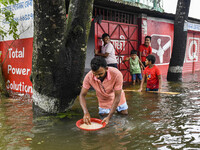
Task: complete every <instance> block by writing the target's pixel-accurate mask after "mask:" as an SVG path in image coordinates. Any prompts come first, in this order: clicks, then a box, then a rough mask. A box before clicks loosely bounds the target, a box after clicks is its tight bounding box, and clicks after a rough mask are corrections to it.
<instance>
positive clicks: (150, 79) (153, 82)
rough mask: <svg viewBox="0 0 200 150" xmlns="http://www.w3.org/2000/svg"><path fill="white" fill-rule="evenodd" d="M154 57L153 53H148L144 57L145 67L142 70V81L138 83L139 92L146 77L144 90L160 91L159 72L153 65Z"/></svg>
mask: <svg viewBox="0 0 200 150" xmlns="http://www.w3.org/2000/svg"><path fill="white" fill-rule="evenodd" d="M155 61H156V58H155V56H154V55H148V56H147V57H146V61H145V64H146V65H147V67H146V68H145V70H144V72H143V78H142V82H141V84H140V89H139V90H138V91H139V92H141V91H142V89H143V84H144V81H145V78H146V79H147V88H146V91H158V92H161V73H160V70H159V69H158V67H157V66H156V65H154V63H155Z"/></svg>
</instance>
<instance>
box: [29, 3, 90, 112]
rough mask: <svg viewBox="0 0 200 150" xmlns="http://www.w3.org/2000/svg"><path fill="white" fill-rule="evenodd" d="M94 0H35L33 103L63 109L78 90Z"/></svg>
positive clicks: (50, 109)
mask: <svg viewBox="0 0 200 150" xmlns="http://www.w3.org/2000/svg"><path fill="white" fill-rule="evenodd" d="M92 9H93V0H86V1H82V0H71V1H70V5H69V12H68V19H67V21H66V7H65V0H49V1H39V0H34V49H33V64H32V75H31V80H32V83H33V102H34V106H35V107H37V106H38V107H39V108H41V109H42V110H43V111H45V112H47V113H58V112H64V111H66V110H67V108H69V107H70V106H71V105H72V103H73V102H74V100H75V99H76V97H77V95H78V94H79V92H80V88H81V80H82V77H83V73H84V67H85V55H86V49H87V41H88V36H89V31H90V25H91V18H92Z"/></svg>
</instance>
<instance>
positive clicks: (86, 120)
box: [79, 87, 91, 124]
mask: <svg viewBox="0 0 200 150" xmlns="http://www.w3.org/2000/svg"><path fill="white" fill-rule="evenodd" d="M87 92H88V89H86V88H84V87H82V89H81V93H80V95H79V102H80V105H81V107H82V109H83V113H84V116H83V122H84V123H86V124H91V121H90V114H89V112H88V109H87V106H86V100H85V96H86V95H87Z"/></svg>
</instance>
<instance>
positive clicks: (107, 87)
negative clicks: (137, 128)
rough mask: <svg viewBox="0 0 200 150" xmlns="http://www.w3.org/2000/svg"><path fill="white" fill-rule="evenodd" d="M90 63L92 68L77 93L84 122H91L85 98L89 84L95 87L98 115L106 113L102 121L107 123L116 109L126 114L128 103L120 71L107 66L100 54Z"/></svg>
mask: <svg viewBox="0 0 200 150" xmlns="http://www.w3.org/2000/svg"><path fill="white" fill-rule="evenodd" d="M90 65H91V69H92V70H91V71H90V72H88V73H87V75H86V76H85V78H84V80H83V87H82V89H81V93H80V95H79V99H80V104H81V107H82V109H83V112H84V116H83V121H84V123H86V124H91V122H90V114H89V112H88V109H87V106H86V100H85V96H86V95H87V92H88V90H89V88H90V87H91V86H92V87H93V88H94V89H95V91H96V95H97V98H98V103H99V115H107V117H105V118H104V119H103V121H102V123H103V122H105V123H106V124H108V122H109V120H110V118H111V117H112V115H113V114H114V113H115V111H116V110H117V112H119V113H121V114H124V115H127V114H128V105H127V103H126V98H125V93H124V91H123V89H122V86H123V75H122V73H121V72H120V71H119V70H118V69H116V68H114V67H107V64H106V61H105V59H104V58H103V57H101V56H96V57H94V58H93V59H92V61H91V63H90Z"/></svg>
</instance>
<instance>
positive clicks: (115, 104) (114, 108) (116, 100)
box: [102, 90, 122, 124]
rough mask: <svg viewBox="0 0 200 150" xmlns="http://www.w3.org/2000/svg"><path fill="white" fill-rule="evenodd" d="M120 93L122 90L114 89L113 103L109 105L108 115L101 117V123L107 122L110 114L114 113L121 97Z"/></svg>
mask: <svg viewBox="0 0 200 150" xmlns="http://www.w3.org/2000/svg"><path fill="white" fill-rule="evenodd" d="M121 93H122V90H116V91H115V99H114V101H113V104H112V107H111V110H110V113H109V114H108V116H107V117H106V118H104V119H103V121H102V123H103V122H105V123H106V124H108V122H109V120H110V118H111V117H112V115H113V114H114V113H115V111H116V109H117V106H118V104H119V102H120V98H121Z"/></svg>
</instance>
